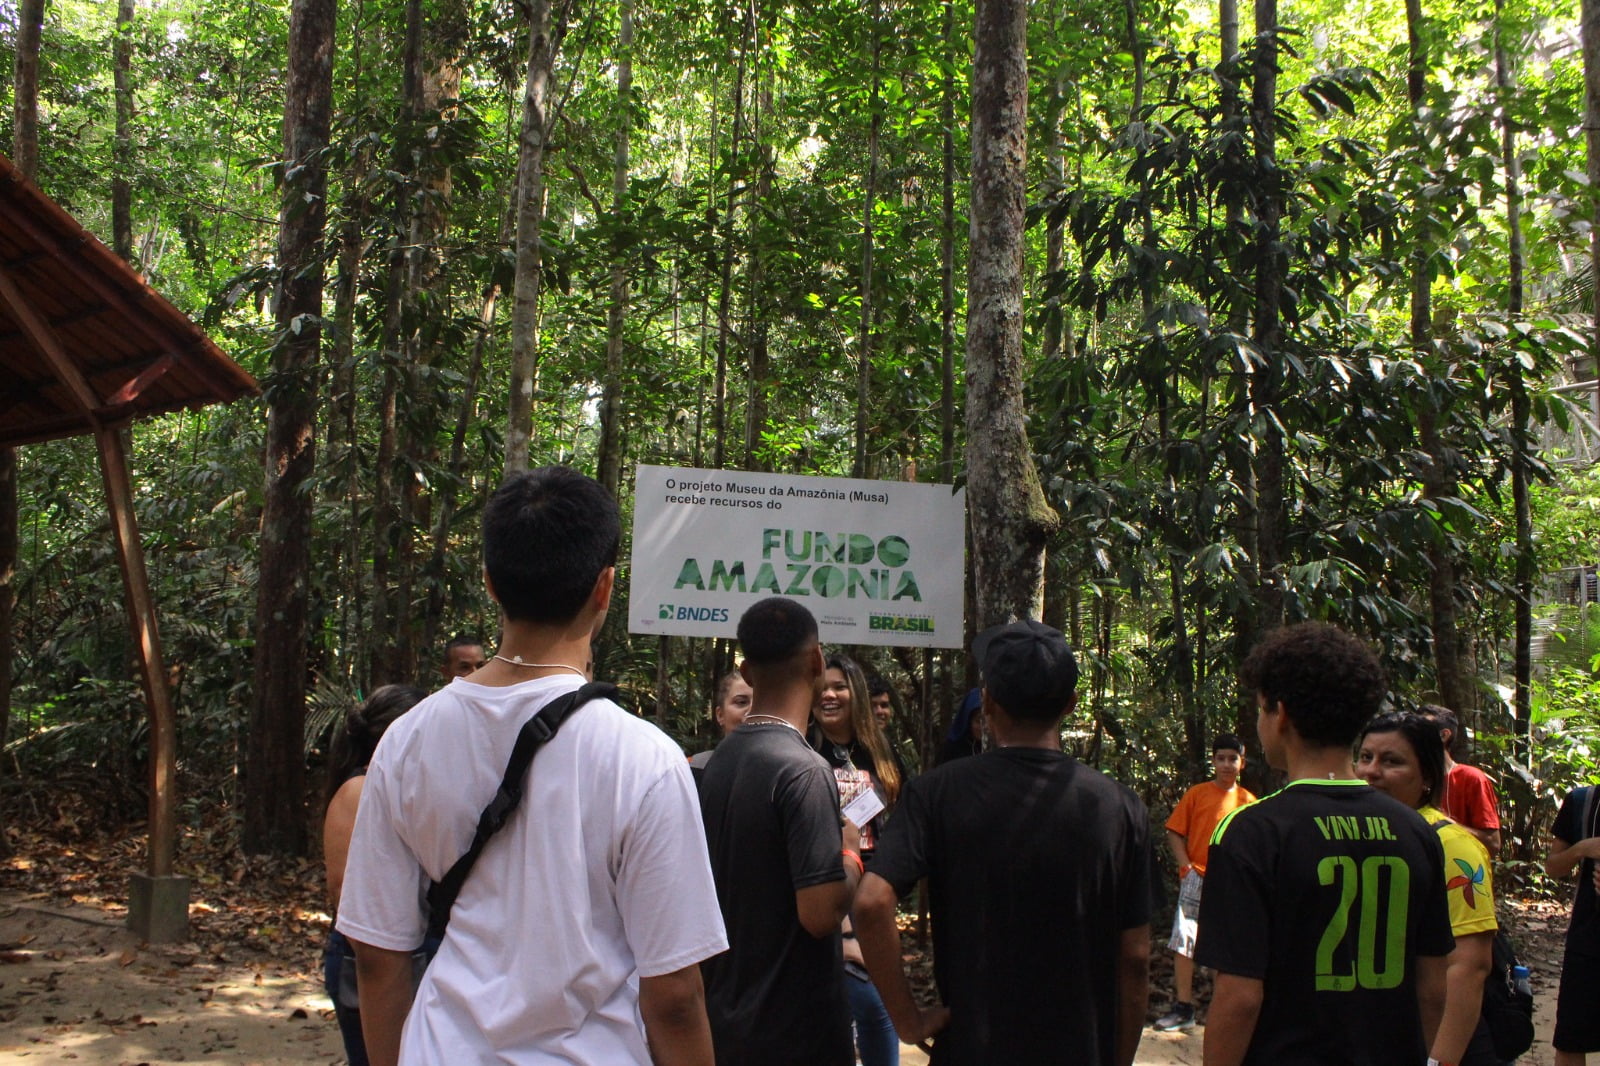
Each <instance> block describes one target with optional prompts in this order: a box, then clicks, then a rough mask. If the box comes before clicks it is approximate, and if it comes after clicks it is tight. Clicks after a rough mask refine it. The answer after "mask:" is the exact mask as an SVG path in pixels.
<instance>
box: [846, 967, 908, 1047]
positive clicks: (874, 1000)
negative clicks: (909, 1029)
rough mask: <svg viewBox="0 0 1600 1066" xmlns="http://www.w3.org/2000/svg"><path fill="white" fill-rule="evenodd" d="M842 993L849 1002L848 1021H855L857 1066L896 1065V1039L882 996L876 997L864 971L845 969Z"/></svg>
mask: <svg viewBox="0 0 1600 1066" xmlns="http://www.w3.org/2000/svg"><path fill="white" fill-rule="evenodd" d="M852 971H853V972H852ZM858 974H859V976H858ZM844 994H845V998H846V999H848V1000H849V1001H850V1018H851V1020H852V1021H854V1022H855V1029H856V1054H857V1055H858V1056H859V1057H860V1059H861V1066H899V1064H900V1038H899V1037H898V1036H896V1035H895V1032H894V1023H893V1022H891V1021H890V1020H889V1012H888V1010H887V1009H885V1008H884V1005H883V997H882V996H880V995H878V990H877V989H876V988H874V987H873V985H872V982H871V981H870V980H869V979H868V978H867V976H866V971H865V970H862V969H861V968H860V967H857V966H849V965H847V966H846V967H845V970H844Z"/></svg>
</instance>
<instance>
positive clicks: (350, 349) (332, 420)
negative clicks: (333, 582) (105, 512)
mask: <svg viewBox="0 0 1600 1066" xmlns="http://www.w3.org/2000/svg"><path fill="white" fill-rule="evenodd" d="M351 43H352V46H353V47H354V48H355V49H357V50H358V51H359V49H360V44H361V35H360V34H359V33H356V34H352V35H351ZM371 158H372V157H371V152H370V151H368V150H366V149H364V148H363V149H362V150H361V151H359V152H357V153H356V155H355V157H354V158H353V159H352V160H351V163H350V167H349V169H348V170H347V172H346V174H345V186H346V188H347V189H349V190H350V191H349V193H348V194H347V196H346V198H345V203H344V208H343V214H344V218H343V221H342V223H341V224H340V227H339V237H338V240H339V258H338V271H337V275H336V280H335V281H334V286H333V331H334V333H333V342H332V349H331V351H330V353H329V358H328V363H329V365H330V366H331V367H332V368H333V379H332V387H331V391H330V395H329V397H328V399H329V404H328V407H329V418H328V428H327V433H326V434H325V435H324V440H325V441H326V444H327V456H326V457H325V459H326V460H327V461H331V462H332V463H333V464H335V466H337V465H339V464H342V465H343V467H344V472H345V490H344V501H343V502H344V507H345V519H344V522H345V531H344V538H343V541H342V543H341V544H340V547H339V552H340V554H339V560H338V563H337V570H338V573H339V575H340V584H341V589H340V596H339V612H340V622H341V625H342V626H343V629H344V632H346V633H364V632H366V629H365V627H364V625H363V622H362V606H363V605H362V574H363V572H364V571H365V569H366V568H365V566H363V564H362V553H363V551H364V544H365V542H366V523H365V521H364V520H363V517H364V509H365V505H366V497H365V493H363V492H362V488H361V459H360V440H359V437H358V434H357V422H356V416H357V411H358V401H357V396H356V366H355V362H356V361H355V329H356V290H357V289H358V287H359V286H360V281H361V261H362V259H363V258H364V257H365V255H366V251H367V248H368V246H369V244H370V242H369V241H368V240H367V238H366V237H365V235H364V231H365V228H366V219H367V215H368V211H369V209H370V207H371V197H370V196H369V195H368V194H367V193H366V192H365V189H366V186H367V181H366V175H367V171H368V169H369V168H370V166H371ZM365 646H366V642H364V641H349V642H347V647H346V648H345V650H344V661H343V662H342V663H341V664H340V666H341V671H342V673H343V675H344V677H346V678H347V679H349V680H351V681H354V680H355V679H356V678H359V677H364V676H365V672H364V660H363V652H362V649H363V648H364V647H365Z"/></svg>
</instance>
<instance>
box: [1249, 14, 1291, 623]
mask: <svg viewBox="0 0 1600 1066" xmlns="http://www.w3.org/2000/svg"><path fill="white" fill-rule="evenodd" d="M1256 38H1257V45H1256V57H1255V72H1254V73H1255V77H1254V83H1253V85H1252V86H1251V99H1250V122H1251V125H1252V127H1253V129H1254V133H1255V137H1254V141H1255V151H1256V166H1255V173H1256V175H1257V176H1258V178H1261V177H1263V176H1266V177H1265V181H1264V182H1263V184H1265V187H1259V186H1258V188H1257V192H1256V196H1257V201H1256V257H1257V258H1256V262H1257V266H1256V279H1255V314H1254V322H1253V323H1252V329H1251V335H1252V337H1253V338H1254V340H1255V345H1256V349H1257V351H1258V352H1259V353H1260V359H1261V363H1260V365H1258V366H1256V367H1255V369H1254V372H1253V373H1252V374H1251V376H1250V401H1251V404H1252V405H1253V406H1254V408H1255V411H1256V416H1255V433H1256V435H1257V440H1258V448H1257V452H1256V461H1255V490H1256V506H1255V513H1256V566H1257V571H1258V572H1257V578H1256V580H1257V584H1256V600H1257V602H1258V603H1259V604H1260V621H1261V624H1262V625H1263V626H1264V627H1265V628H1268V629H1270V628H1272V627H1273V626H1276V625H1279V624H1280V623H1281V622H1282V621H1283V579H1284V575H1283V565H1284V562H1285V559H1284V556H1285V554H1286V552H1285V534H1286V528H1285V527H1286V525H1287V510H1288V509H1287V507H1286V505H1285V500H1284V495H1283V492H1284V484H1283V465H1284V455H1283V450H1284V441H1283V434H1282V433H1281V432H1280V431H1279V429H1278V425H1277V423H1278V415H1279V411H1278V401H1279V399H1280V396H1281V393H1282V388H1283V325H1282V320H1281V317H1280V316H1281V308H1282V304H1283V279H1284V276H1285V275H1286V274H1287V272H1288V254H1287V252H1286V250H1285V249H1284V247H1283V243H1282V233H1281V220H1282V218H1283V197H1284V190H1283V188H1282V186H1281V177H1280V172H1279V169H1278V113H1277V107H1278V100H1277V96H1278V2H1277V0H1256Z"/></svg>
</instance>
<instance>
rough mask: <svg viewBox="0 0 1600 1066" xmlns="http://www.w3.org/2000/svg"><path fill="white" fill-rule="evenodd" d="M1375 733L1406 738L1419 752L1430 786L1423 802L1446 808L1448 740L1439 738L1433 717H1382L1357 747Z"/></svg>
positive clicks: (1364, 732)
mask: <svg viewBox="0 0 1600 1066" xmlns="http://www.w3.org/2000/svg"><path fill="white" fill-rule="evenodd" d="M1373 733H1399V734H1400V735H1401V736H1403V737H1405V738H1406V741H1407V743H1409V744H1410V745H1411V750H1412V751H1414V752H1416V753H1417V768H1418V769H1420V770H1421V771H1422V779H1423V780H1424V781H1425V782H1427V784H1428V789H1427V791H1426V792H1424V793H1423V794H1422V802H1424V803H1431V804H1433V805H1434V806H1435V807H1443V806H1444V794H1445V787H1446V780H1447V778H1446V775H1445V771H1444V738H1443V737H1441V736H1440V735H1439V726H1438V724H1437V723H1435V722H1434V721H1433V719H1432V718H1431V717H1430V716H1429V715H1426V714H1422V713H1420V712H1417V713H1413V712H1411V711H1398V712H1395V713H1392V714H1380V715H1379V716H1378V717H1376V718H1374V719H1373V720H1372V721H1370V722H1368V723H1367V727H1366V728H1365V729H1363V730H1362V731H1361V736H1360V738H1359V739H1358V740H1357V744H1358V745H1359V743H1360V741H1363V740H1366V739H1367V737H1369V736H1371V735H1372V734H1373Z"/></svg>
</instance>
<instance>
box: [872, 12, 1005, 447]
mask: <svg viewBox="0 0 1600 1066" xmlns="http://www.w3.org/2000/svg"><path fill="white" fill-rule="evenodd" d="M882 11H883V6H882V3H881V2H880V0H874V2H873V5H872V12H871V15H870V17H871V19H872V22H871V26H872V30H871V32H872V94H871V96H870V97H869V99H868V103H867V113H868V114H867V185H866V189H865V191H864V193H863V196H862V207H861V276H860V278H859V279H858V282H857V283H858V285H859V287H860V293H861V333H860V336H859V337H858V339H857V341H856V448H855V461H854V463H853V464H852V465H853V468H854V469H853V473H854V474H855V476H856V477H868V476H870V474H869V471H868V470H867V418H868V408H869V406H870V405H871V403H872V236H873V234H872V212H873V209H874V208H875V207H876V206H877V199H878V141H879V137H880V135H881V133H882V130H883V115H882V107H881V106H880V97H881V84H880V82H881V77H882V76H881V73H880V71H879V69H878V65H879V57H880V46H879V40H880V38H879V35H878V23H879V22H880V21H881V16H882ZM1023 92H1024V95H1026V92H1027V90H1026V87H1024V90H1023ZM1024 106H1026V104H1024Z"/></svg>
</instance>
